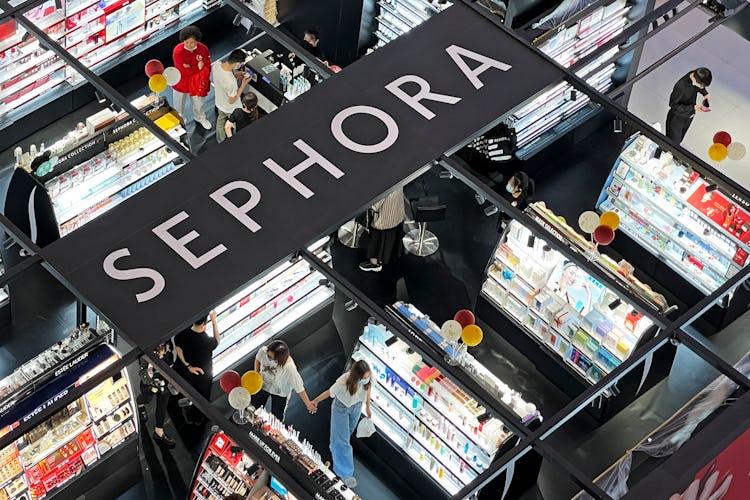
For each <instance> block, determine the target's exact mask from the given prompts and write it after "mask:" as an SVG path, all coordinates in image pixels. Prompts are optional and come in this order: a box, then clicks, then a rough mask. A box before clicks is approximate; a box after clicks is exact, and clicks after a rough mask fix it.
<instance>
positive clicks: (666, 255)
mask: <svg viewBox="0 0 750 500" xmlns="http://www.w3.org/2000/svg"><path fill="white" fill-rule="evenodd" d="M715 187H716V186H711V184H710V183H709V182H708V181H706V180H705V179H704V178H703V177H702V176H701V175H700V174H699V173H698V172H696V171H695V170H693V169H692V168H690V167H689V166H688V165H685V164H683V163H679V162H676V161H675V160H674V158H673V157H672V154H671V153H668V152H663V151H662V150H661V149H660V148H659V147H658V146H657V144H656V143H654V142H652V141H651V140H650V139H648V138H647V137H645V136H642V135H639V134H636V135H635V136H633V137H631V138H630V140H629V141H628V142H627V143H626V145H625V148H624V149H623V151H622V154H621V155H620V157H619V158H618V159H617V162H616V163H615V166H614V168H613V169H612V172H611V174H610V176H609V178H608V179H607V182H606V184H605V186H604V189H603V190H602V194H601V196H600V197H599V203H598V205H597V208H598V209H599V210H601V211H608V210H610V211H613V212H615V213H617V215H619V217H620V227H619V229H620V230H621V231H623V232H625V233H626V234H627V235H628V236H630V237H631V238H633V240H635V241H636V242H637V243H639V244H640V245H641V246H643V247H644V248H645V249H646V250H648V251H649V252H651V253H652V254H653V255H655V256H656V257H658V258H659V259H663V261H664V262H665V263H666V264H667V265H668V266H669V267H670V268H671V269H673V270H674V271H675V272H676V273H678V274H679V275H680V276H682V277H683V278H685V279H686V280H687V281H688V282H689V283H691V284H692V285H693V286H695V287H696V288H697V289H699V290H700V291H701V292H703V293H705V294H706V295H708V294H710V293H712V292H713V291H715V290H716V289H717V288H718V287H720V286H721V285H722V284H723V283H724V282H726V280H727V279H728V278H730V277H732V276H734V275H735V274H736V273H737V272H738V271H739V270H740V269H742V268H743V267H744V266H745V264H746V262H747V257H748V254H749V253H750V212H748V211H747V209H745V208H743V207H742V201H741V200H737V199H735V198H736V196H737V195H736V194H734V196H733V195H732V194H731V193H730V194H725V193H722V192H720V191H719V190H718V189H713V188H715Z"/></svg>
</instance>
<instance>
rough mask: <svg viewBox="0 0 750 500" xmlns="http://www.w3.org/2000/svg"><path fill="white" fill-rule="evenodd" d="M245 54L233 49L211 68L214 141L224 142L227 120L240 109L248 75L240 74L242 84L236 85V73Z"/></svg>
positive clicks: (248, 78)
mask: <svg viewBox="0 0 750 500" xmlns="http://www.w3.org/2000/svg"><path fill="white" fill-rule="evenodd" d="M246 57H247V56H246V55H245V52H244V51H243V50H241V49H235V50H233V51H232V53H231V54H229V57H227V58H226V60H224V61H216V62H215V63H213V65H212V67H211V75H212V77H213V80H214V96H215V100H216V109H217V114H216V141H217V142H224V139H226V138H227V132H226V123H227V118H229V116H230V115H231V114H232V112H234V111H235V110H237V109H241V108H242V99H241V98H242V92H243V91H244V90H245V87H246V86H247V84H248V82H249V81H250V75H248V74H247V73H242V74H240V75H239V76H240V77H241V78H242V83H240V84H239V85H237V77H238V73H237V71H238V70H239V69H240V68H241V67H242V64H243V63H244V62H245V59H246Z"/></svg>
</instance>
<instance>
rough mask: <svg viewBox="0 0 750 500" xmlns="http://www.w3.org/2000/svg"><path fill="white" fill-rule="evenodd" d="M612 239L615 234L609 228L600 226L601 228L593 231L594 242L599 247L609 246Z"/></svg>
mask: <svg viewBox="0 0 750 500" xmlns="http://www.w3.org/2000/svg"><path fill="white" fill-rule="evenodd" d="M614 239H615V232H614V230H613V229H612V228H611V227H609V226H605V225H604V224H602V225H601V226H599V227H597V228H596V229H594V241H596V242H597V243H599V244H600V245H609V244H610V243H612V240H614Z"/></svg>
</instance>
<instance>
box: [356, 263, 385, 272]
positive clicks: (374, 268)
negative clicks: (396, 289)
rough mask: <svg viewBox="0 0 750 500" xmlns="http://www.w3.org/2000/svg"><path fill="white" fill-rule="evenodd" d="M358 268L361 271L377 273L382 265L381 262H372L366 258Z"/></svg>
mask: <svg viewBox="0 0 750 500" xmlns="http://www.w3.org/2000/svg"><path fill="white" fill-rule="evenodd" d="M359 268H360V269H361V270H362V271H366V272H371V273H379V272H380V271H382V270H383V265H382V264H373V263H372V262H370V261H369V260H366V261H364V262H362V263H361V264H360V265H359Z"/></svg>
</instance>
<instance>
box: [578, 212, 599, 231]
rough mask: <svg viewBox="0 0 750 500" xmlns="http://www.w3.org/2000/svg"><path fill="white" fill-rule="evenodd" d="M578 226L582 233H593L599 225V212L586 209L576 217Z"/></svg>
mask: <svg viewBox="0 0 750 500" xmlns="http://www.w3.org/2000/svg"><path fill="white" fill-rule="evenodd" d="M578 226H579V227H580V228H581V231H583V232H584V233H589V234H591V233H593V232H594V229H596V228H597V227H599V214H598V213H596V212H592V211H591V210H588V211H586V212H583V213H582V214H581V215H580V216H579V217H578Z"/></svg>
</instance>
